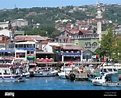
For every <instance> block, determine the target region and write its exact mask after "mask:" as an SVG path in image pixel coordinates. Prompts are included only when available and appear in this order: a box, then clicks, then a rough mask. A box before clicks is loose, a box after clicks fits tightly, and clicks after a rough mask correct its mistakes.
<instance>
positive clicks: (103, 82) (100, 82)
mask: <svg viewBox="0 0 121 98" xmlns="http://www.w3.org/2000/svg"><path fill="white" fill-rule="evenodd" d="M92 83H93V85H95V86H121V84H120V83H119V78H118V73H105V74H104V75H100V76H99V77H95V78H94V79H93V80H92Z"/></svg>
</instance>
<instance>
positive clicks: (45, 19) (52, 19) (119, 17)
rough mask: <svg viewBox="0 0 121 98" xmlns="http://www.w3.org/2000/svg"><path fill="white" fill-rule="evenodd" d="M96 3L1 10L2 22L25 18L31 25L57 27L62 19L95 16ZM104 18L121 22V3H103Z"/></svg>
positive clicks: (81, 18) (72, 21) (72, 20)
mask: <svg viewBox="0 0 121 98" xmlns="http://www.w3.org/2000/svg"><path fill="white" fill-rule="evenodd" d="M96 11H97V7H96V5H83V6H64V7H33V8H14V9H4V10H0V22H3V21H11V20H14V19H19V18H23V19H26V20H27V21H28V22H29V25H33V24H38V23H39V24H40V27H41V28H43V27H53V28H54V27H55V25H56V24H57V23H58V22H59V21H60V20H64V19H66V20H71V21H69V22H71V23H75V22H76V21H77V20H86V19H91V18H95V16H96ZM102 11H103V19H106V20H111V21H112V22H113V23H118V24H121V5H119V4H108V5H106V4H102Z"/></svg>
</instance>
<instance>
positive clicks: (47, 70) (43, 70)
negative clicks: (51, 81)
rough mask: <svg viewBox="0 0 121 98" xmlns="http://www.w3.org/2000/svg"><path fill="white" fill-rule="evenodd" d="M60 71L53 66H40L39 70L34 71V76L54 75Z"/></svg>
mask: <svg viewBox="0 0 121 98" xmlns="http://www.w3.org/2000/svg"><path fill="white" fill-rule="evenodd" d="M57 73H58V71H57V70H53V69H52V68H48V67H46V68H39V69H38V70H36V71H34V73H33V76H34V77H54V76H56V75H57Z"/></svg>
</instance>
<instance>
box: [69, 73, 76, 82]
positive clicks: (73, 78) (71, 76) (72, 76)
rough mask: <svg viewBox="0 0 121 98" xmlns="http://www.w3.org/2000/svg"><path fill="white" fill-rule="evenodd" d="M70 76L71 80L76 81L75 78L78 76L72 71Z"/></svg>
mask: <svg viewBox="0 0 121 98" xmlns="http://www.w3.org/2000/svg"><path fill="white" fill-rule="evenodd" d="M69 78H70V80H71V81H74V80H75V78H76V75H75V74H74V73H72V74H70V75H69Z"/></svg>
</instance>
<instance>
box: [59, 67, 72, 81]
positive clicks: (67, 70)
mask: <svg viewBox="0 0 121 98" xmlns="http://www.w3.org/2000/svg"><path fill="white" fill-rule="evenodd" d="M70 71H72V67H70V66H62V67H61V69H60V72H58V76H59V77H60V78H61V79H66V78H67V77H66V76H67V75H68V74H69V73H70Z"/></svg>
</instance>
